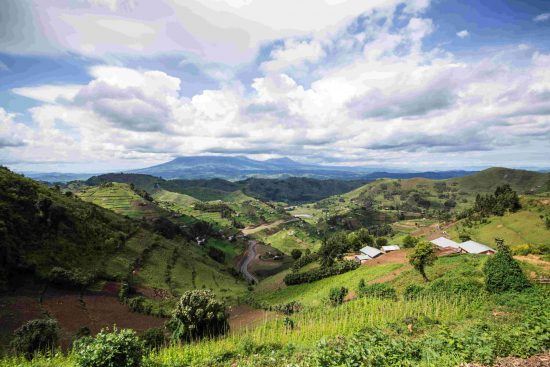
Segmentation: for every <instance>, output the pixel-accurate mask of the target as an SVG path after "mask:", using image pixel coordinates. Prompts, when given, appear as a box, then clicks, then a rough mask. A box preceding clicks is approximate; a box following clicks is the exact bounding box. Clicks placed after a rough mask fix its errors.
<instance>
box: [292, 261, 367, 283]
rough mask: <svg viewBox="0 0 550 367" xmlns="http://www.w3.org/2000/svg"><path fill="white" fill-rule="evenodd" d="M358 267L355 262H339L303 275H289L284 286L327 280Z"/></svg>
mask: <svg viewBox="0 0 550 367" xmlns="http://www.w3.org/2000/svg"><path fill="white" fill-rule="evenodd" d="M358 267H359V263H357V262H355V261H347V260H345V261H339V262H336V263H334V264H333V265H331V266H327V267H324V266H322V267H320V268H317V269H314V270H310V271H307V272H303V273H290V274H287V275H286V276H285V277H284V282H285V284H286V285H296V284H302V283H311V282H314V281H316V280H319V279H323V278H327V277H330V276H333V275H338V274H343V273H346V272H348V271H351V270H355V269H357V268H358Z"/></svg>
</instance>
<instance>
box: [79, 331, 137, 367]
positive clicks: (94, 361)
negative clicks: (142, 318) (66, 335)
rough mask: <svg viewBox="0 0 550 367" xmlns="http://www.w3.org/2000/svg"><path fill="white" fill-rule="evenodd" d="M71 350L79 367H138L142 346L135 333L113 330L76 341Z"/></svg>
mask: <svg viewBox="0 0 550 367" xmlns="http://www.w3.org/2000/svg"><path fill="white" fill-rule="evenodd" d="M73 350H74V355H75V359H76V364H77V366H79V367H113V366H117V367H138V366H140V365H141V360H142V358H143V354H144V345H143V342H142V341H141V340H140V339H139V338H138V336H137V334H136V332H135V331H133V330H130V329H122V330H117V329H116V328H113V331H112V332H109V330H108V329H105V330H101V332H99V333H98V334H97V335H96V336H95V338H92V337H84V338H81V339H78V340H77V341H76V342H75V345H74V348H73Z"/></svg>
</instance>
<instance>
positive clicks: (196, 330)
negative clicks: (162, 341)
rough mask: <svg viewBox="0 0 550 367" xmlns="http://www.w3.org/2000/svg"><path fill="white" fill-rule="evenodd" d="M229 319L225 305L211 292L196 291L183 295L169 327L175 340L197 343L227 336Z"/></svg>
mask: <svg viewBox="0 0 550 367" xmlns="http://www.w3.org/2000/svg"><path fill="white" fill-rule="evenodd" d="M227 319H228V314H227V310H226V307H225V304H224V303H223V302H220V301H218V300H217V299H216V298H215V297H214V294H213V293H212V292H211V291H202V290H194V291H188V292H185V293H184V294H183V296H182V297H181V298H180V300H179V302H178V304H177V305H176V309H175V310H174V312H173V313H172V318H171V319H170V321H169V323H168V325H167V326H168V328H169V329H170V330H171V332H172V339H173V340H178V341H192V340H193V341H196V340H200V339H202V338H204V337H215V336H218V335H223V334H225V333H226V332H227V331H228V330H229V324H228V322H227Z"/></svg>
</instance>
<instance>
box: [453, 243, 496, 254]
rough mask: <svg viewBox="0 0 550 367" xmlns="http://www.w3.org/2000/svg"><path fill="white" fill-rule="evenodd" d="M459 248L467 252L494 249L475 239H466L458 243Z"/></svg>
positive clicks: (481, 252) (481, 251)
mask: <svg viewBox="0 0 550 367" xmlns="http://www.w3.org/2000/svg"><path fill="white" fill-rule="evenodd" d="M459 246H460V248H461V249H462V250H463V251H464V252H467V253H469V254H485V253H493V254H494V253H495V250H494V249H492V248H490V247H489V246H486V245H484V244H481V243H478V242H476V241H471V240H470V241H466V242H462V243H461V244H459Z"/></svg>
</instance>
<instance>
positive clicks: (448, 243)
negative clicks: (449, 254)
mask: <svg viewBox="0 0 550 367" xmlns="http://www.w3.org/2000/svg"><path fill="white" fill-rule="evenodd" d="M430 242H431V243H433V244H434V245H436V246H437V247H439V248H440V249H445V248H456V249H459V248H460V246H459V244H458V243H457V242H455V241H453V240H450V239H448V238H445V237H439V238H436V239H435V240H431V241H430Z"/></svg>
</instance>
